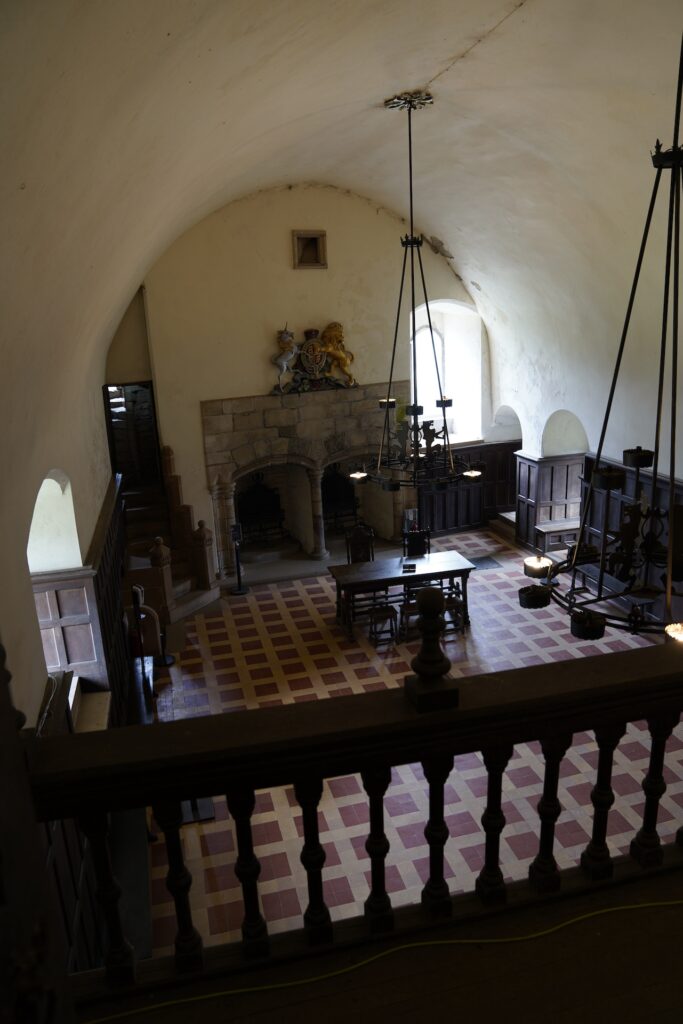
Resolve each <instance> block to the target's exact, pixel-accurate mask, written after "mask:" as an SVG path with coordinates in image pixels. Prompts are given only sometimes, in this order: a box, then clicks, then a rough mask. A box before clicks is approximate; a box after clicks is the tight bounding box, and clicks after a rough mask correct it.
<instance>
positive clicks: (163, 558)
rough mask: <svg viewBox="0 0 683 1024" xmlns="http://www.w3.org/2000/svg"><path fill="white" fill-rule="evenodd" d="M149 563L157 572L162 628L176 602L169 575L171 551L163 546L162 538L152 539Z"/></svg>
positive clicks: (166, 622) (169, 619) (171, 579)
mask: <svg viewBox="0 0 683 1024" xmlns="http://www.w3.org/2000/svg"><path fill="white" fill-rule="evenodd" d="M149 561H150V565H151V566H152V567H153V568H154V569H156V570H157V586H158V588H159V594H160V596H161V605H160V607H159V609H158V613H159V619H160V620H161V624H162V626H166V625H168V623H169V622H170V621H171V611H172V610H173V609H174V608H175V603H176V601H175V594H174V593H173V576H172V574H171V549H170V548H169V547H167V546H166V545H165V544H164V538H163V537H155V538H154V544H153V545H152V547H151V548H150V549H149Z"/></svg>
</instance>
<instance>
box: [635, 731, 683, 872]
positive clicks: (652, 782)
mask: <svg viewBox="0 0 683 1024" xmlns="http://www.w3.org/2000/svg"><path fill="white" fill-rule="evenodd" d="M679 718H680V715H679V714H677V713H673V712H672V713H670V714H667V715H658V716H657V717H656V718H648V720H647V725H648V729H649V730H650V736H651V737H652V746H651V748H650V765H649V767H648V771H647V775H646V776H645V779H644V781H643V792H644V793H645V809H644V811H643V824H642V827H641V828H640V830H639V832H638V834H637V835H636V837H635V839H633V840H632V841H631V856H632V857H633V859H634V860H635V861H637V862H638V863H639V864H640V866H641V867H643V868H652V867H656V866H657V865H658V864H661V863H662V845H661V842H660V839H659V833H658V832H657V815H658V814H659V801H660V800H661V799H662V797H663V796H664V794H665V792H666V783H665V781H664V774H663V769H664V750H665V748H666V741H667V740H668V738H669V736H670V735H671V733H672V732H673V730H674V728H675V727H676V725H677V724H678V720H679Z"/></svg>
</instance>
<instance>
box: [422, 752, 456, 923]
mask: <svg viewBox="0 0 683 1024" xmlns="http://www.w3.org/2000/svg"><path fill="white" fill-rule="evenodd" d="M422 767H423V769H424V773H425V778H426V779H427V782H428V783H429V821H428V822H427V824H426V826H425V833H424V834H425V838H426V840H427V842H428V843H429V878H428V879H427V884H426V885H425V887H424V889H423V890H422V905H423V906H424V907H425V908H426V909H427V910H428V911H429V912H430V914H434V915H439V916H448V915H449V914H451V913H452V911H453V906H452V903H451V894H450V892H449V890H448V884H447V882H446V879H445V878H444V872H443V860H444V858H443V851H444V847H445V845H446V841H447V839H448V836H449V831H448V826H447V824H446V822H445V820H444V816H443V808H444V797H443V790H444V786H445V785H446V780H447V778H448V776H449V775H450V773H451V770H452V768H453V758H452V757H450V756H448V757H446V756H442V757H430V758H427V759H426V760H425V761H423V762H422Z"/></svg>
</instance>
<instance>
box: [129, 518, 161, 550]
mask: <svg viewBox="0 0 683 1024" xmlns="http://www.w3.org/2000/svg"><path fill="white" fill-rule="evenodd" d="M170 533H171V531H170V527H169V525H168V522H164V521H163V520H162V519H149V520H146V521H144V522H140V523H127V524H126V539H127V540H130V541H135V540H143V539H144V538H145V537H148V538H149V543H150V545H151V544H152V543H153V541H154V538H155V537H163V538H164V541H166V540H167V539H168V537H169V536H170Z"/></svg>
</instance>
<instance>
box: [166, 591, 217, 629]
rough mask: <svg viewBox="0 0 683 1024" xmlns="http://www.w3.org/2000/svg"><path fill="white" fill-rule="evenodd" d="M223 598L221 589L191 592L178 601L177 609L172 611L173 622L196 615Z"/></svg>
mask: <svg viewBox="0 0 683 1024" xmlns="http://www.w3.org/2000/svg"><path fill="white" fill-rule="evenodd" d="M220 596H221V591H220V587H218V586H215V587H212V588H211V590H191V591H190V592H189V593H188V594H184V595H183V597H181V598H180V599H179V600H177V601H176V604H175V608H173V609H172V610H171V615H170V619H171V622H179V621H180V619H184V618H185V617H186V616H188V615H194V614H195V613H196V612H198V611H199V609H200V608H205V607H206V605H207V604H212V603H213V602H214V601H217V600H218V599H219V597H220Z"/></svg>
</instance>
